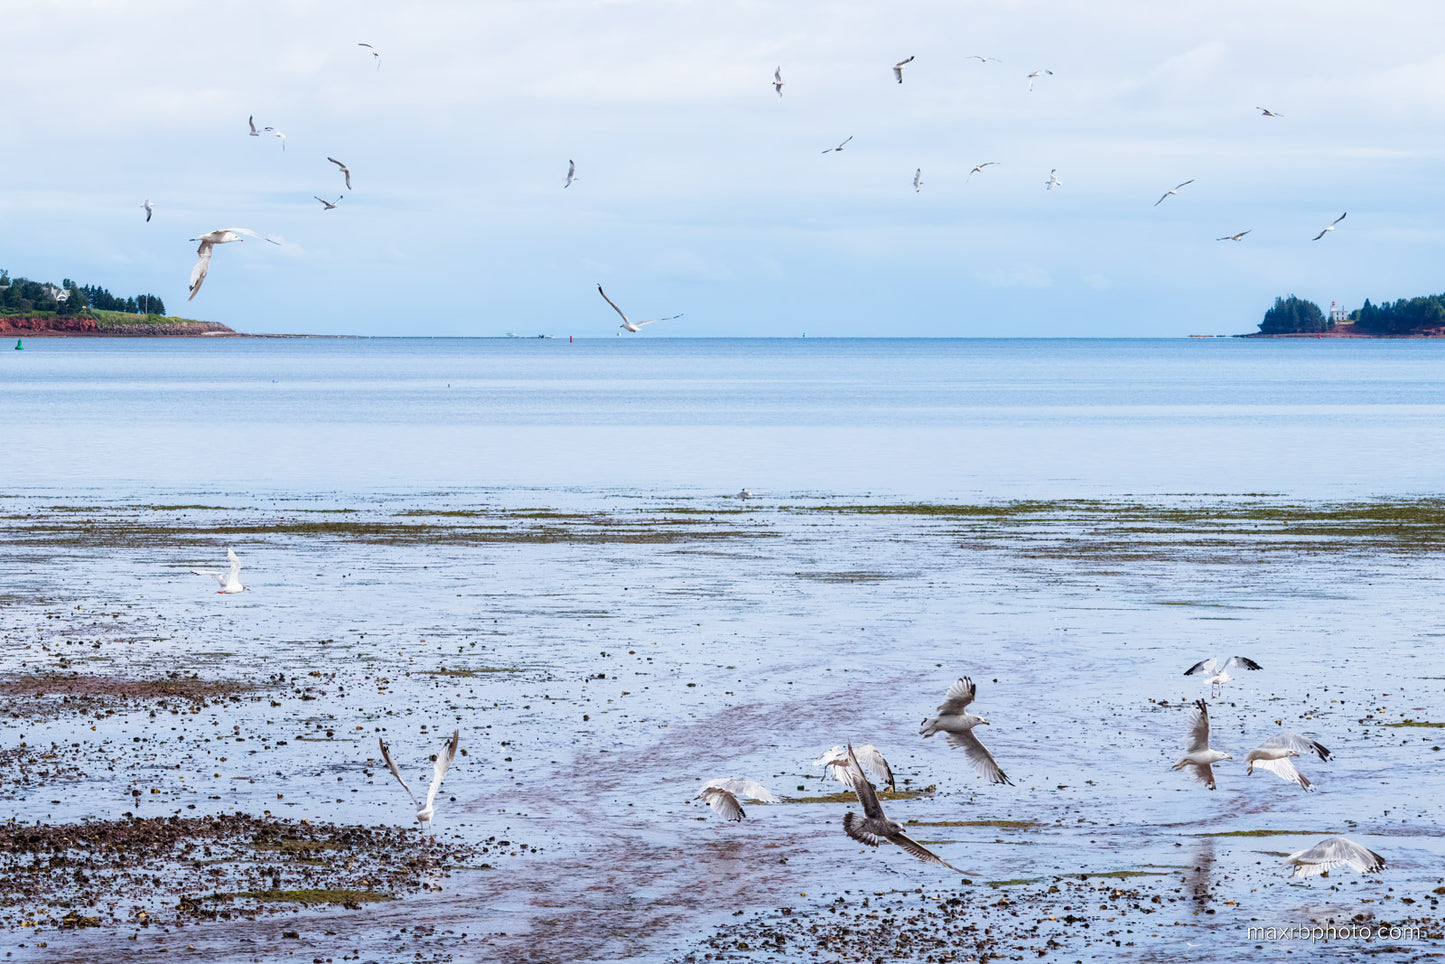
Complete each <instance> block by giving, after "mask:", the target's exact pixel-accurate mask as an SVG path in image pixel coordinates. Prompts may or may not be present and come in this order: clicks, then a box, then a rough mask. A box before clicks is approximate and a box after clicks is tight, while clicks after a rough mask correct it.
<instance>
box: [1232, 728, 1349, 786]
mask: <svg viewBox="0 0 1445 964" xmlns="http://www.w3.org/2000/svg"><path fill="white" fill-rule="evenodd" d="M1301 753H1314V754H1316V755H1317V756H1318V757H1319V758H1320V759H1321V760H1328V759H1329V758H1330V751H1329V750H1327V749H1325V748H1324V747H1323V746H1321V745H1320V744H1318V743H1316V742H1315V741H1314V740H1311V739H1310V738H1309V737H1304V736H1297V735H1295V734H1293V733H1279V734H1276V735H1275V736H1272V737H1270V738H1269V739H1268V740H1265V741H1264V742H1263V743H1261V744H1260V745H1259V746H1257V747H1255V748H1254V749H1253V750H1250V751H1249V753H1248V754H1246V755H1245V758H1244V762H1245V763H1248V764H1249V770H1248V771H1247V772H1248V773H1254V768H1255V767H1259V768H1261V769H1264V770H1268V771H1269V772H1270V773H1273V774H1274V775H1275V776H1277V777H1279V778H1280V779H1281V780H1289V781H1290V782H1292V783H1297V784H1299V787H1300V789H1301V790H1308V789H1310V787H1311V783H1310V781H1309V780H1308V779H1307V778H1306V777H1305V775H1304V774H1303V773H1301V772H1299V770H1298V769H1297V768H1296V767H1295V765H1294V762H1293V761H1292V760H1290V757H1292V756H1293V757H1297V756H1299V755H1300V754H1301Z"/></svg>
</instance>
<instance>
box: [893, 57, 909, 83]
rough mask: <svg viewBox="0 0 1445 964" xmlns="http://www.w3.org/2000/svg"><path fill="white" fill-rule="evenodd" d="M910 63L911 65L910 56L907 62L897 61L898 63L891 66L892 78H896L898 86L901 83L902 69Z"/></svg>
mask: <svg viewBox="0 0 1445 964" xmlns="http://www.w3.org/2000/svg"><path fill="white" fill-rule="evenodd" d="M911 63H913V57H912V56H910V57H909V58H908V59H907V60H900V61H898V63H896V64H894V65H893V76H894V77H897V78H898V82H899V83H900V84H901V83H903V68H904V67H906V66H908V65H909V64H911Z"/></svg>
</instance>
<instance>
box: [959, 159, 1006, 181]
mask: <svg viewBox="0 0 1445 964" xmlns="http://www.w3.org/2000/svg"><path fill="white" fill-rule="evenodd" d="M997 165H998V161H984V162H983V163H982V164H975V165H974V168H973V170H971V171H969V172H968V177H973V176H974V175H975V174H981V173H983V169H984V168H986V167H995V166H997ZM968 177H966V178H964V180H965V181H967V180H968Z"/></svg>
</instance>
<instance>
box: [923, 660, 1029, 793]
mask: <svg viewBox="0 0 1445 964" xmlns="http://www.w3.org/2000/svg"><path fill="white" fill-rule="evenodd" d="M976 692H977V688H976V687H975V686H974V685H973V680H972V679H970V678H969V677H967V676H965V677H963V678H962V679H960V680H957V681H956V682H955V683H954V684H953V685H952V686H950V687H949V688H948V692H947V693H945V694H944V695H943V702H942V703H940V704H939V705H938V715H937V716H930V717H927V718H926V719H924V721H923V725H922V726H920V727H919V728H918V733H919V735H920V736H932V735H933V734H935V733H939V732H942V733H946V734H947V739H948V745H949V746H956V747H960V748H962V750H963V752H964V753H966V754H968V759H969V762H970V763H972V764H973V766H974V769H976V770H977V771H978V772H979V774H981V775H982V776H985V777H987V778H988V781H989V782H990V783H1007V784H1008V785H1009V786H1013V781H1012V780H1010V779H1009V778H1008V777H1007V776H1005V775H1004V772H1003V771H1002V770H1000V769H999V767H998V764H997V763H995V762H994V759H993V754H991V753H989V752H988V748H987V747H985V746H984V745H983V744H982V743H980V742H979V739H978V737H976V736H974V735H973V728H974V727H975V726H979V725H983V726H988V725H989V722H988V720H986V719H984V718H983V717H981V716H975V715H973V714H972V713H969V712H968V711H967V707H968V704H970V703H972V702H973V698H974V695H975V693H976Z"/></svg>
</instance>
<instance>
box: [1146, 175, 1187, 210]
mask: <svg viewBox="0 0 1445 964" xmlns="http://www.w3.org/2000/svg"><path fill="white" fill-rule="evenodd" d="M1193 183H1194V178H1192V177H1191V178H1190V179H1189V180H1187V181H1185V182H1184V183H1183V184H1176V185H1174V186H1173V187H1171V188H1170V189H1169V190H1167V191H1165V192H1164V193H1163V194H1161V195H1159V200H1157V201H1155V202H1154V206H1155V207H1156V208H1157V207H1158V206H1159V205H1161V204H1163V203H1164V199H1165V198H1167V197H1168V196H1169V195H1171V194H1178V193H1179V189H1180V188H1181V187H1183V186H1184V185H1185V184H1193Z"/></svg>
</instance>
